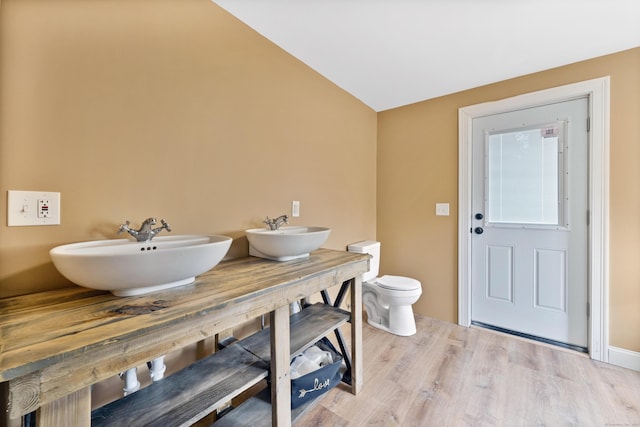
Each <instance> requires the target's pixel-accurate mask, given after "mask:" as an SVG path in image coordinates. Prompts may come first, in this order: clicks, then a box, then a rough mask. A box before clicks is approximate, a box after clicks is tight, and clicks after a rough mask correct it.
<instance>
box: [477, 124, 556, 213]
mask: <svg viewBox="0 0 640 427" xmlns="http://www.w3.org/2000/svg"><path fill="white" fill-rule="evenodd" d="M561 147H562V145H561V142H560V132H559V126H558V125H555V126H552V127H548V126H547V127H537V128H535V129H527V130H517V131H507V132H500V133H494V134H489V135H488V139H487V146H486V149H487V220H488V222H489V223H511V224H535V225H558V224H561V218H562V216H561V214H562V212H561V203H560V200H561V194H560V193H561V191H562V185H561V180H562V175H561V171H560V168H561V167H562V162H561V161H560V156H561V151H562V150H561Z"/></svg>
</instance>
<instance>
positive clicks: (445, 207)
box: [436, 203, 449, 216]
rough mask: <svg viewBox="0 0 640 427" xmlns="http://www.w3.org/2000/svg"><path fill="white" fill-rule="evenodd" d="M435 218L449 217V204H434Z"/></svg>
mask: <svg viewBox="0 0 640 427" xmlns="http://www.w3.org/2000/svg"><path fill="white" fill-rule="evenodd" d="M436 215H437V216H449V203H436Z"/></svg>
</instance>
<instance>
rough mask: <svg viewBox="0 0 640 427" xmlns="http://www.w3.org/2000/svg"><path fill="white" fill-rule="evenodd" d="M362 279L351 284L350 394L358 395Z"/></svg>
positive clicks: (360, 384)
mask: <svg viewBox="0 0 640 427" xmlns="http://www.w3.org/2000/svg"><path fill="white" fill-rule="evenodd" d="M362 361H363V357H362V278H360V276H358V277H356V278H354V279H352V282H351V392H352V393H353V394H358V393H359V392H360V390H361V389H362V383H363V381H364V379H363V366H362Z"/></svg>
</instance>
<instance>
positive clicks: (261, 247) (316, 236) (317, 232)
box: [245, 226, 331, 261]
mask: <svg viewBox="0 0 640 427" xmlns="http://www.w3.org/2000/svg"><path fill="white" fill-rule="evenodd" d="M245 233H246V235H247V240H249V255H252V256H256V257H260V258H266V259H270V260H274V261H290V260H292V259H297V258H305V257H308V256H309V253H310V252H313V251H315V250H316V249H318V248H319V247H320V246H322V245H323V244H324V242H326V241H327V239H328V238H329V233H331V229H330V228H327V227H297V226H291V227H280V228H279V229H277V230H267V229H266V228H254V229H251V230H246V231H245Z"/></svg>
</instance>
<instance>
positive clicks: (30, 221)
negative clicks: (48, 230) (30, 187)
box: [7, 190, 60, 227]
mask: <svg viewBox="0 0 640 427" xmlns="http://www.w3.org/2000/svg"><path fill="white" fill-rule="evenodd" d="M58 224H60V193H54V192H49V191H15V190H9V191H8V193H7V226H9V227H14V226H26V225H58Z"/></svg>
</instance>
